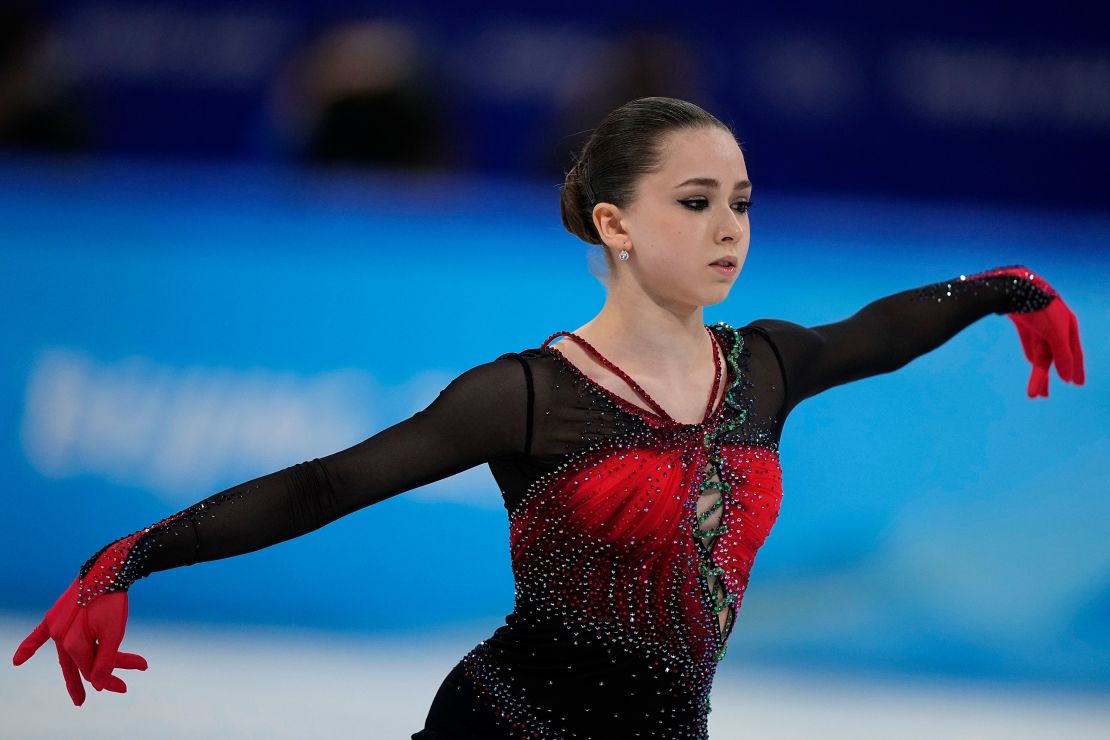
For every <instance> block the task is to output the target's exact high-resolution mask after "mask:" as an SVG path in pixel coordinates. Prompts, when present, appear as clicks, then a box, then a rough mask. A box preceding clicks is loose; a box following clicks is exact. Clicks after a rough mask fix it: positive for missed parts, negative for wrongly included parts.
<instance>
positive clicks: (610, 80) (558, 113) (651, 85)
mask: <svg viewBox="0 0 1110 740" xmlns="http://www.w3.org/2000/svg"><path fill="white" fill-rule="evenodd" d="M593 68H594V69H595V70H596V73H595V74H591V75H584V76H581V77H579V78H576V79H575V81H574V83H573V85H572V86H571V87H569V88H568V89H566V90H563V91H562V93H561V95H560V97H559V99H558V100H557V101H555V106H556V107H555V111H554V112H553V114H552V116H551V121H552V124H551V126H550V128H548V129H547V130H546V131H545V132H544V133H543V134H542V135H541V139H540V142H541V143H540V145H539V147H538V150H537V156H536V159H535V161H534V163H533V165H532V168H533V170H534V171H535V173H536V174H538V175H540V176H542V177H544V178H545V179H550V178H551V177H552V176H556V175H559V174H561V173H563V172H566V171H567V170H569V169H570V168H571V165H572V164H573V163H574V159H575V157H576V156H577V154H578V152H579V151H580V150H581V149H582V146H583V145H585V143H586V140H587V139H589V138H590V135H591V134H592V133H593V128H592V127H593V126H596V125H597V124H598V123H599V122H600V121H601V118H602V116H604V115H605V113H606V112H608V111H610V110H612V109H614V108H616V107H617V106H619V105H623V104H624V103H627V102H628V101H629V100H634V99H636V98H642V97H648V96H652V95H662V96H666V97H673V98H681V99H683V100H690V101H692V102H695V103H698V104H699V105H703V106H706V107H708V108H712V107H713V105H712V103H711V102H710V101H708V100H706V97H707V95H706V92H705V91H704V88H703V85H702V79H701V65H700V64H699V61H698V57H697V55H696V54H695V53H694V52H693V51H692V50H691V49H690V46H689V44H688V43H687V42H686V40H685V39H683V38H680V37H679V36H676V35H674V34H672V33H669V32H667V31H662V30H657V29H654V28H649V27H642V28H639V29H635V30H633V31H630V32H629V33H628V34H626V35H625V36H623V37H622V38H620V39H617V40H615V41H614V42H613V43H612V45H610V46H608V47H606V49H605V51H603V52H602V55H601V58H599V59H597V60H595V63H594V65H593Z"/></svg>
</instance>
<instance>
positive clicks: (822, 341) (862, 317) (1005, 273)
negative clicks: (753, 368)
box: [752, 265, 1056, 416]
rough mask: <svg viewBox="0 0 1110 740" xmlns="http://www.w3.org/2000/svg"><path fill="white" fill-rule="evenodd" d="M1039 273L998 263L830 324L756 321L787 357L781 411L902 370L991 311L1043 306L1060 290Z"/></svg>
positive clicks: (1020, 310) (904, 293) (897, 296)
mask: <svg viewBox="0 0 1110 740" xmlns="http://www.w3.org/2000/svg"><path fill="white" fill-rule="evenodd" d="M1034 278H1035V276H1034V275H1033V274H1032V273H1030V272H1029V271H1028V270H1027V269H1026V268H1024V267H1021V266H1017V265H1014V266H1007V267H997V268H993V269H991V270H987V271H985V272H981V273H977V274H975V275H970V276H968V275H959V276H957V277H953V278H951V279H949V280H942V281H940V282H936V283H930V284H929V285H924V286H921V287H917V288H912V289H909V290H904V291H902V292H899V293H895V294H893V295H889V296H886V297H884V298H880V299H878V300H875V301H872V302H871V303H869V304H867V305H866V306H864V307H863V308H861V309H860V310H859V311H857V312H856V313H855V314H853V315H852V316H849V317H848V318H846V319H844V320H842V321H837V322H834V323H831V324H822V325H820V326H812V327H804V326H801V325H799V324H795V323H792V322H789V321H783V320H780V319H758V320H756V321H753V322H752V325H753V326H756V327H759V328H762V329H764V330H766V332H767V336H768V338H769V340H770V341H771V342H772V344H773V345H774V348H775V350H776V352H777V355H778V358H779V361H780V363H781V367H782V372H783V385H784V389H785V400H784V408H783V412H782V414H783V415H784V416H785V414H787V413H789V411H790V409H792V408H793V407H794V406H796V405H797V404H798V403H800V402H801V401H803V400H804V399H806V398H809V397H810V396H814V395H816V394H818V393H820V392H822V391H824V390H827V389H829V388H832V387H834V386H838V385H842V384H844V383H849V382H851V381H853V380H859V379H861V378H866V377H869V376H872V375H879V374H882V373H889V372H892V371H894V370H897V369H898V368H900V367H903V366H904V365H906V364H907V363H908V362H910V361H911V360H913V359H914V358H916V357H920V356H921V355H923V354H925V353H927V352H930V351H932V350H933V349H935V348H937V347H939V346H940V345H941V344H943V343H944V342H946V341H948V339H950V338H951V337H953V336H955V335H956V334H957V333H959V332H960V331H961V330H963V329H964V328H966V327H967V326H970V325H971V324H973V323H974V322H975V321H977V320H979V319H980V318H982V317H984V316H987V315H988V314H1007V313H1024V312H1028V311H1036V310H1040V309H1043V308H1044V307H1045V306H1047V305H1048V304H1049V303H1050V302H1051V301H1052V300H1053V299H1055V297H1056V295H1055V293H1054V292H1052V291H1051V290H1050V289H1048V288H1047V286H1046V285H1045V284H1044V283H1043V281H1040V280H1036V279H1034Z"/></svg>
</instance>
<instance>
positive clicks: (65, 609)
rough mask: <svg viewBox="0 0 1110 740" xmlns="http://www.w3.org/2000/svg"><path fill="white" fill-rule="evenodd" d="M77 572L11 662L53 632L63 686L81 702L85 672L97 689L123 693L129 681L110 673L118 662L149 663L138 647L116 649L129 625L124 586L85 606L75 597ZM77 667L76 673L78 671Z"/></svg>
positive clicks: (19, 662) (23, 657)
mask: <svg viewBox="0 0 1110 740" xmlns="http://www.w3.org/2000/svg"><path fill="white" fill-rule="evenodd" d="M80 583H81V579H80V578H76V579H74V581H73V583H72V584H70V587H69V588H68V589H66V592H65V593H63V594H62V595H61V596H60V597H58V600H57V601H55V602H54V606H52V607H51V608H50V610H49V611H48V612H46V617H45V618H44V619H43V620H42V622H40V623H39V626H38V627H35V629H34V631H33V632H31V634H30V635H28V636H27V637H26V639H24V640H23V642H22V643H20V645H19V648H18V649H16V651H15V656H14V657H13V658H12V662H13V663H14V664H15V665H22V664H23V663H24V662H26V660H27V659H28V658H30V657H31V656H32V655H34V654H35V651H36V650H38V649H39V648H40V647H42V645H43V643H45V642H46V640H47V638H53V640H54V645H55V647H57V649H58V663H60V664H61V666H62V676H63V677H64V678H65V682H66V689H68V690H69V696H70V698H71V699H73V703H74V704H75V705H77V706H81V705H82V704H84V703H85V686H84V684H82V683H81V676H84V677H85V680H87V681H88V682H89V683H91V684H92V686H93V688H95V689H96V690H97V691H101V690H102V689H108V690H109V691H115V692H117V693H120V694H122V693H125V692H126V691H127V684H125V683H124V682H123V680H122V679H121V678H119V677H118V676H113V675H112V671H114V670H115V669H116V668H138V669H139V670H140V671H145V670H146V669H147V663H146V659H145V658H143V656H141V655H138V654H136V653H124V652H120V651H119V646H120V643H121V642H123V633H124V631H125V630H126V627H127V591H126V590H123V591H112V592H109V593H104V594H101V595H98V596H96V597H95V598H93V599H92V600H91V601H90V602H89V603H88V606H79V605H78V603H77V597H78V589H79V586H80ZM78 671H80V674H78Z"/></svg>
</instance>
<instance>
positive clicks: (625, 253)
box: [617, 249, 629, 262]
mask: <svg viewBox="0 0 1110 740" xmlns="http://www.w3.org/2000/svg"><path fill="white" fill-rule="evenodd" d="M617 257H618V258H619V259H620V260H621V262H624V261H625V260H627V259H628V257H629V254H628V250H627V249H622V250H621V251H620V252H619V253H618V254H617Z"/></svg>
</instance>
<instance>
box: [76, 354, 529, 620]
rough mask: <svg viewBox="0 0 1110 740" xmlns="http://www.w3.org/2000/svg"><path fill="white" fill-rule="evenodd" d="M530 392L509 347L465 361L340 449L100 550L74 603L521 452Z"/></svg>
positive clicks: (315, 525)
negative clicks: (414, 404)
mask: <svg viewBox="0 0 1110 740" xmlns="http://www.w3.org/2000/svg"><path fill="white" fill-rule="evenodd" d="M529 403H530V399H529V397H528V394H527V392H526V388H525V379H524V374H523V372H522V369H521V366H520V363H519V362H517V361H515V360H514V359H512V357H511V356H509V355H503V356H502V357H500V358H498V359H497V360H494V361H492V362H487V363H485V364H483V365H478V366H477V367H474V368H471V369H470V370H467V371H466V372H464V373H462V374H461V375H459V376H458V377H456V378H455V379H454V380H452V381H451V382H450V384H448V385H447V386H446V387H445V388H444V389H443V390H441V391H440V393H439V395H438V396H437V397H436V399H435V400H434V401H433V402H432V403H431V404H430V405H428V406H427V407H426V408H425V409H423V410H421V411H418V412H416V413H415V414H414V415H413V416H411V417H410V418H408V419H406V420H404V421H402V422H399V423H398V424H395V425H393V426H391V427H388V428H386V429H384V430H382V431H380V432H378V433H377V434H375V435H374V436H372V437H370V438H368V439H366V440H363V441H362V442H359V443H358V444H356V445H354V446H353V447H350V448H348V449H345V450H342V451H339V452H336V453H334V454H331V455H328V456H326V457H322V458H314V459H312V460H310V461H307V462H301V463H298V464H296V465H293V466H291V467H288V468H285V469H283V470H279V471H276V472H273V473H269V474H268V475H264V476H261V477H259V478H255V479H253V480H250V481H247V482H245V483H241V484H239V485H236V486H232V487H231V488H228V489H227V490H225V491H221V492H219V493H215V494H213V495H211V496H209V497H208V498H205V499H204V500H202V501H198V502H197V503H195V504H193V505H192V506H190V507H188V508H187V509H185V510H183V511H180V512H177V513H176V514H173V515H172V516H169V517H167V518H165V519H163V520H161V521H159V522H157V523H155V524H152V525H150V526H149V527H146V528H144V529H142V530H139V531H138V532H135V533H133V534H130V535H128V536H127V537H123V538H121V539H119V540H116V541H115V542H112V543H110V544H108V545H106V546H105V547H103V548H101V549H100V550H99V551H98V552H97V553H95V554H94V555H92V556H91V557H90V558H89V559H88V560H87V561H86V563H85V564H84V565H83V566H82V567H81V570H80V575H79V577H80V578H81V579H82V582H83V585H84V588H83V594H82V597H81V599H80V603H88V601H89V600H90V599H91V598H92V597H94V596H96V595H97V594H100V593H104V592H106V591H120V590H127V589H128V588H129V587H130V585H131V584H132V583H133V582H134V581H135V580H137V579H139V578H143V577H145V576H147V575H149V574H150V573H152V572H155V571H160V570H166V569H169V568H176V567H179V566H182V565H192V564H194V563H199V562H202V561H208V560H216V559H220V558H226V557H231V556H233V555H240V554H242V553H247V552H252V551H254V550H259V549H262V548H264V547H268V546H270V545H273V544H276V543H279V542H283V541H285V540H288V539H292V538H294V537H298V536H300V535H302V534H305V533H307V532H311V531H313V530H316V529H319V528H320V527H322V526H324V525H325V524H328V523H329V522H332V521H335V520H336V519H338V518H340V517H342V516H346V515H347V514H350V513H352V512H354V511H358V510H359V509H363V508H365V507H367V506H370V505H372V504H375V503H377V502H379V501H382V500H384V499H386V498H389V497H391V496H394V495H396V494H399V493H402V492H404V491H407V490H410V489H412V488H417V487H419V486H423V485H426V484H428V483H431V482H433V481H436V480H439V479H441V478H446V477H449V476H451V475H455V474H456V473H459V472H462V471H464V470H467V469H469V468H472V467H474V466H476V465H479V464H481V463H484V462H488V461H490V460H492V459H497V458H502V457H506V456H513V455H517V454H521V452H522V450H523V448H524V445H525V440H526V437H527V435H528V432H529V431H530V430H528V429H526V423H527V422H528V418H529V417H528V414H527V412H528V411H529V409H528V408H527V407H528V405H529Z"/></svg>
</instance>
